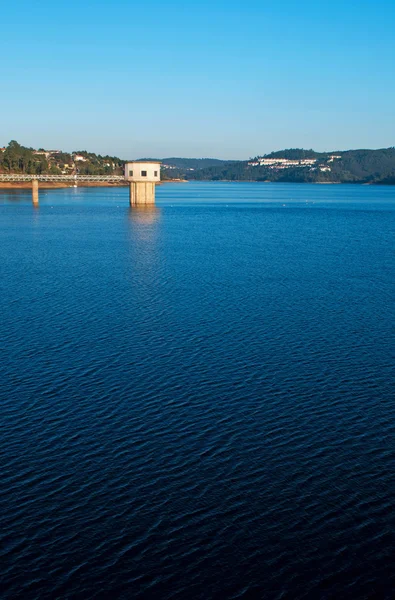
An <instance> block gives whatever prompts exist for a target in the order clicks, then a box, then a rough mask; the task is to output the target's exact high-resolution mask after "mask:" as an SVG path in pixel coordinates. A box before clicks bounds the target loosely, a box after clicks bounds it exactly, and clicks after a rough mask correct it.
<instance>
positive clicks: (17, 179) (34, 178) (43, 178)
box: [0, 173, 125, 183]
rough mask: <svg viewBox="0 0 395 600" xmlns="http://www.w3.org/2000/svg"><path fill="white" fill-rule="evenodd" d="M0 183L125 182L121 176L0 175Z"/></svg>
mask: <svg viewBox="0 0 395 600" xmlns="http://www.w3.org/2000/svg"><path fill="white" fill-rule="evenodd" d="M0 181H10V182H11V181H15V182H21V181H57V182H59V183H61V182H62V181H73V182H75V183H78V182H81V183H82V182H85V181H86V182H89V181H91V182H95V181H97V182H100V181H108V182H114V183H120V182H124V181H125V177H124V176H123V175H24V174H5V173H0Z"/></svg>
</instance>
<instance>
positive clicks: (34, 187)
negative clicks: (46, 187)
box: [32, 179, 38, 206]
mask: <svg viewBox="0 0 395 600" xmlns="http://www.w3.org/2000/svg"><path fill="white" fill-rule="evenodd" d="M32 200H33V204H34V205H35V206H37V205H38V180H37V179H32Z"/></svg>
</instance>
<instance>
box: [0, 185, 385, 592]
mask: <svg viewBox="0 0 395 600" xmlns="http://www.w3.org/2000/svg"><path fill="white" fill-rule="evenodd" d="M30 202H31V197H30V193H29V191H12V192H10V191H5V190H2V191H0V235H1V243H0V275H1V279H0V285H1V290H0V291H1V293H0V312H1V350H2V360H1V367H0V370H1V379H0V396H1V421H0V427H1V430H0V431H1V436H0V451H1V463H0V476H1V480H0V562H1V565H2V568H1V575H0V589H1V590H2V597H3V598H7V599H8V598H9V599H11V598H24V600H26V599H32V598H40V600H42V599H47V598H48V599H49V598H51V599H52V598H69V599H84V600H87V599H91V598H92V599H93V598H95V599H96V598H100V599H102V598H103V599H105V598H120V599H129V598H137V599H154V600H156V599H160V600H163V599H164V600H166V599H169V600H170V599H184V598H187V599H202V600H203V599H204V600H206V599H218V600H220V599H221V600H222V599H238V598H240V599H249V598H264V599H270V600H271V599H280V598H281V599H283V600H284V599H286V600H295V599H318V598H319V599H320V600H321V599H337V600H338V599H342V600H344V599H348V598H352V599H356V598H358V600H361V599H381V598H393V588H394V584H395V575H394V569H393V558H394V552H395V510H394V495H395V473H394V464H395V436H394V433H395V404H394V402H395V400H394V387H395V386H394V383H395V372H394V345H395V339H394V317H395V314H394V313H395V309H394V306H395V303H394V292H395V288H394V282H395V273H394V271H395V264H394V263H395V261H394V233H395V188H391V187H379V186H356V185H350V186H340V185H332V186H324V185H322V186H319V185H310V186H309V185H292V184H288V185H286V184H284V185H282V184H263V183H190V184H168V185H164V186H161V187H159V188H158V189H157V209H156V210H155V211H151V212H147V211H137V210H132V211H131V210H130V209H129V206H128V190H127V189H126V188H115V189H107V188H97V189H78V188H77V189H73V188H72V189H66V190H53V191H48V190H42V191H41V192H40V207H39V208H38V209H34V208H33V207H32V206H31V204H30Z"/></svg>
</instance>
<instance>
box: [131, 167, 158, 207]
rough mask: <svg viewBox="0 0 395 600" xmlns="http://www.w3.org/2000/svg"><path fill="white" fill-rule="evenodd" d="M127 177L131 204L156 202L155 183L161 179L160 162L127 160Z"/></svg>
mask: <svg viewBox="0 0 395 600" xmlns="http://www.w3.org/2000/svg"><path fill="white" fill-rule="evenodd" d="M125 179H126V180H127V181H129V184H130V205H131V206H136V205H141V204H144V205H146V204H155V184H156V183H158V182H159V181H160V162H154V161H133V162H127V163H126V164H125Z"/></svg>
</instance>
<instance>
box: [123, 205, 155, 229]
mask: <svg viewBox="0 0 395 600" xmlns="http://www.w3.org/2000/svg"><path fill="white" fill-rule="evenodd" d="M128 215H129V219H130V220H131V221H134V222H136V223H142V224H145V225H150V224H151V223H155V221H157V220H158V219H159V217H160V209H159V208H158V207H157V206H150V205H148V206H131V207H129V213H128Z"/></svg>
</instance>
